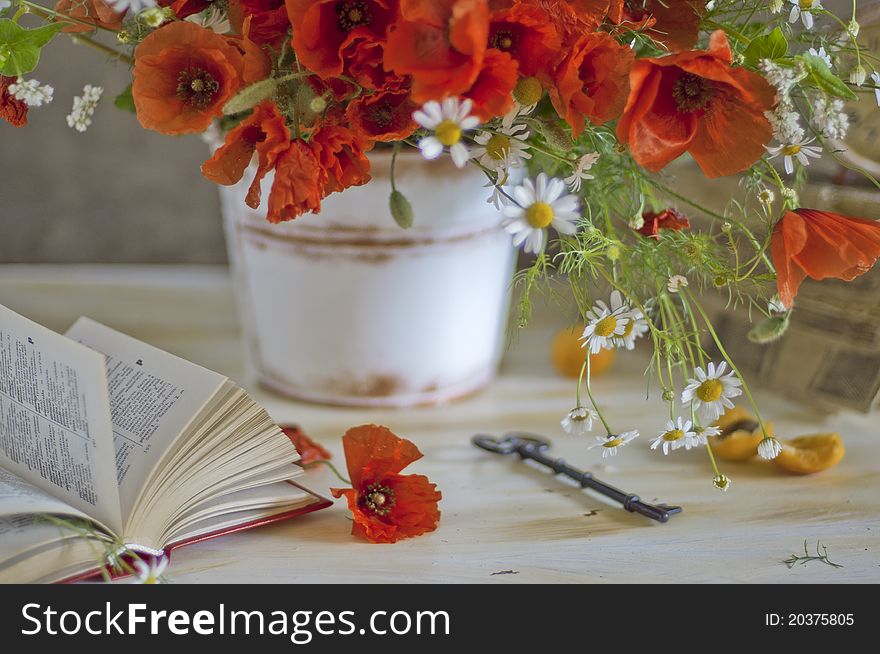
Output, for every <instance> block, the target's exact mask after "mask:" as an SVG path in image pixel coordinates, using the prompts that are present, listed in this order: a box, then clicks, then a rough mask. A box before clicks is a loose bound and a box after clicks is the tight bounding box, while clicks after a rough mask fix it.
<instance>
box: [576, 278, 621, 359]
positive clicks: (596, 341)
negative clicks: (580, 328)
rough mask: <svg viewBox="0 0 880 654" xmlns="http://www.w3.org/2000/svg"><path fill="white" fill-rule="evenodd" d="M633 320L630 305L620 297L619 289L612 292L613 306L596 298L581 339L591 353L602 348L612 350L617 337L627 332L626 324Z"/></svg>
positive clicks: (595, 352) (588, 312)
mask: <svg viewBox="0 0 880 654" xmlns="http://www.w3.org/2000/svg"><path fill="white" fill-rule="evenodd" d="M630 320H631V318H630V313H629V307H627V306H626V305H625V304H624V303H623V300H622V299H621V297H620V293H619V292H618V291H613V292H612V293H611V306H610V307H609V306H608V305H607V304H605V303H604V302H603V301H602V300H596V304H594V305H593V308H592V309H591V310H590V311H587V321H588V322H587V326H586V327H585V328H584V333H583V335H581V340H583V341H584V344H583V345H582V346H581V347H585V348H587V349H588V350H589V351H590V354H598V353H599V352H601V351H602V350H610V349H612V348H613V347H614V346H615V345H616V342H615V341H616V339H618V338H622V337H623V334H624V332H626V326H627V324H628V323H629V321H630Z"/></svg>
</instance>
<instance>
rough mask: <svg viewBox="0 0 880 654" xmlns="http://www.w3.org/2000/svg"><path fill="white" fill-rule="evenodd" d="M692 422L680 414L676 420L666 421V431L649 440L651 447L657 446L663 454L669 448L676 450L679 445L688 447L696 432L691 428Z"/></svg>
mask: <svg viewBox="0 0 880 654" xmlns="http://www.w3.org/2000/svg"><path fill="white" fill-rule="evenodd" d="M692 427H693V423H692V422H691V421H690V420H685V419H684V418H682V417H681V416H679V417H678V419H677V420H675V421H672V420H667V421H666V431H664V432H663V433H662V434H660V435H659V436H657V438H655V439H654V440H653V441H651V449H652V450H656V449H657V448H658V447H659V448H661V449H662V450H663V454H669V452H670V450H677V449H679V448H681V447H686V448H687V449H690V448H691V447H693V446H692V445H691V443H692V441H693V439H694V438H696V436H697V435H696V433H695V432H694V431H693V429H692Z"/></svg>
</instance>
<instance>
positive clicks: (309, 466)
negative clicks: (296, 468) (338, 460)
mask: <svg viewBox="0 0 880 654" xmlns="http://www.w3.org/2000/svg"><path fill="white" fill-rule="evenodd" d="M319 465H325V466H327V467H328V468H330V470H331V471H332V472H333V474H334V475H336V476H337V477H338V478H339V480H340V481H341V482H342V483H344V484H348V485H349V486H351V480H349V479H346V478H345V477H343V476H342V473H341V472H339V470H338V469H337V468H336V466H335V465H333V463H332V462H330V461H328V460H327V459H318V460H317V461H312V462H311V463H306V464H305V465H304V466H303V468H305V469H306V470H311V469H312V468H314V467H316V466H319Z"/></svg>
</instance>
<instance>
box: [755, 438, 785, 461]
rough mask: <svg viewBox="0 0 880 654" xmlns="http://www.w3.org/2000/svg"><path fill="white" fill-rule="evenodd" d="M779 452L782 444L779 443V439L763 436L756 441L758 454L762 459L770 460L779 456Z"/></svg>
mask: <svg viewBox="0 0 880 654" xmlns="http://www.w3.org/2000/svg"><path fill="white" fill-rule="evenodd" d="M780 452H782V445H780V443H779V441H778V440H776V439H775V438H772V437H766V436H765V437H764V439H763V440H762V441H761V442H760V443H758V454H759V455H760V456H761V458H762V459H767V460H768V461H770V460H772V459H775V458H776V457H777V456H779V453H780Z"/></svg>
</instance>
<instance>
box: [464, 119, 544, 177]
mask: <svg viewBox="0 0 880 654" xmlns="http://www.w3.org/2000/svg"><path fill="white" fill-rule="evenodd" d="M528 138H529V130H528V128H527V127H526V126H525V125H512V126H511V127H509V128H504V127H502V128H501V129H500V130H499V131H498V132H497V133H495V134H492V133H491V132H480V133H479V134H477V136H476V137H475V138H474V141H476V143H477V147H475V148H474V149H473V150H472V151H471V157H473V158H474V159H476V160H477V161H479V162H480V163H481V164H482V165H483V166H485V167H486V168H488V169H489V170H494V171H496V172H497V173H498V174H499V175H500V176H501V177H507V174H508V171H509V170H510V169H511V168H520V167H522V165H523V164H524V160H525V159H531V158H532V155H531V154H530V153H529V152H528V151H527V149H526V148H528V145H527V144H526V141H527V140H528Z"/></svg>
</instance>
